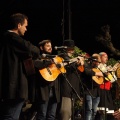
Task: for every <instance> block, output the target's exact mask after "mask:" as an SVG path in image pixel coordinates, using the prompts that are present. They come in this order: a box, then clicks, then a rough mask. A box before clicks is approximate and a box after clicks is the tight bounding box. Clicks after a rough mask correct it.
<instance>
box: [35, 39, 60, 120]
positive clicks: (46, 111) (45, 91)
mask: <svg viewBox="0 0 120 120" xmlns="http://www.w3.org/2000/svg"><path fill="white" fill-rule="evenodd" d="M39 48H40V52H41V55H42V57H43V59H42V60H38V59H37V60H35V61H34V65H35V68H36V79H35V80H36V84H35V85H36V86H35V91H36V94H35V95H36V98H35V100H36V101H35V105H37V108H36V110H37V111H36V112H37V114H36V119H37V120H38V119H41V120H46V119H47V120H48V119H49V120H54V119H55V116H56V109H57V103H58V102H59V101H60V99H59V98H60V96H59V95H60V93H59V85H60V83H59V82H60V80H58V77H57V78H56V80H55V81H52V82H50V81H46V80H45V79H44V78H43V77H42V75H41V74H40V72H39V70H40V69H42V68H46V69H47V72H49V74H50V75H51V74H52V72H51V71H50V69H49V65H51V64H53V61H52V59H45V58H44V57H48V58H49V57H55V56H56V55H52V44H51V40H48V39H47V40H43V41H41V42H39Z"/></svg>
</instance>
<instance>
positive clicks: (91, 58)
mask: <svg viewBox="0 0 120 120" xmlns="http://www.w3.org/2000/svg"><path fill="white" fill-rule="evenodd" d="M88 61H95V62H99V63H101V62H100V61H98V60H97V59H96V58H94V57H90V58H88Z"/></svg>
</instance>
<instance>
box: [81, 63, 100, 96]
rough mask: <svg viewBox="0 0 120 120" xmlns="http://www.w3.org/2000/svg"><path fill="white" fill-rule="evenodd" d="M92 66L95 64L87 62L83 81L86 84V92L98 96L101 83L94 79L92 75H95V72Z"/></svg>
mask: <svg viewBox="0 0 120 120" xmlns="http://www.w3.org/2000/svg"><path fill="white" fill-rule="evenodd" d="M92 68H93V66H92V64H91V63H90V62H85V65H84V72H83V74H82V81H83V84H84V90H85V91H84V92H85V93H86V94H90V95H91V94H92V96H95V97H96V96H99V84H97V83H96V82H95V81H94V80H93V79H92V76H95V72H94V71H93V70H92Z"/></svg>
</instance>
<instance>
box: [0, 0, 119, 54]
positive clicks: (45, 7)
mask: <svg viewBox="0 0 120 120" xmlns="http://www.w3.org/2000/svg"><path fill="white" fill-rule="evenodd" d="M0 1H1V3H0V32H1V33H2V32H3V31H4V30H5V29H6V28H7V21H8V18H9V16H10V15H11V14H13V13H16V12H21V13H24V14H26V15H27V16H28V18H29V24H28V31H27V32H26V33H25V36H24V37H25V38H26V39H27V40H30V41H31V42H32V43H33V44H34V45H37V44H38V42H39V41H41V40H43V39H51V40H52V43H53V46H61V45H62V42H63V40H64V39H69V38H70V37H69V33H70V32H69V29H70V28H71V29H70V30H71V34H70V36H71V39H73V40H74V41H75V43H76V46H78V47H79V48H80V49H82V50H83V51H85V52H87V53H89V54H92V53H93V52H96V51H97V52H99V51H102V48H99V47H98V46H99V43H97V41H96V40H95V36H96V35H97V34H98V33H99V30H100V27H101V26H103V25H106V24H109V25H110V27H111V35H112V42H113V44H114V46H115V47H116V48H118V49H119V43H120V42H119V41H120V3H119V0H71V4H70V6H71V19H69V16H68V15H69V9H68V8H69V7H68V0H64V7H63V0H0ZM63 13H64V17H63ZM69 20H71V27H69ZM63 33H64V34H63Z"/></svg>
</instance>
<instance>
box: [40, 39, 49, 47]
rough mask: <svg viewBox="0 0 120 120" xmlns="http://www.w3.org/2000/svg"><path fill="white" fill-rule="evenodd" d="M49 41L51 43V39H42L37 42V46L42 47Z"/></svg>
mask: <svg viewBox="0 0 120 120" xmlns="http://www.w3.org/2000/svg"><path fill="white" fill-rule="evenodd" d="M49 42H50V43H51V40H50V39H46V40H42V41H41V42H39V43H38V47H40V46H42V47H44V45H45V44H46V43H49Z"/></svg>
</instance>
